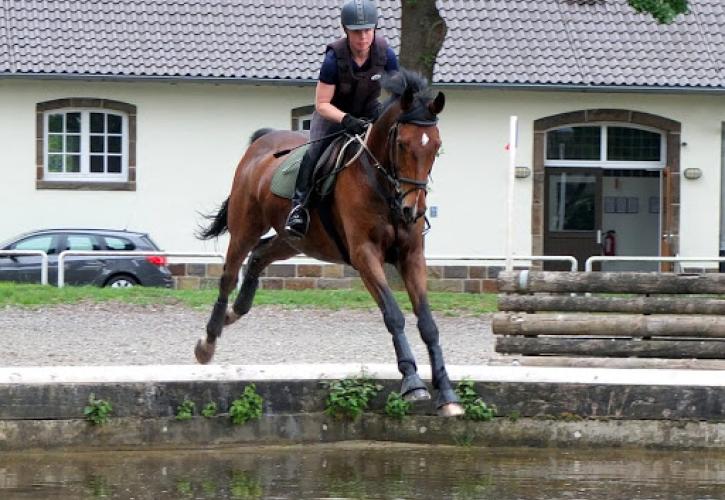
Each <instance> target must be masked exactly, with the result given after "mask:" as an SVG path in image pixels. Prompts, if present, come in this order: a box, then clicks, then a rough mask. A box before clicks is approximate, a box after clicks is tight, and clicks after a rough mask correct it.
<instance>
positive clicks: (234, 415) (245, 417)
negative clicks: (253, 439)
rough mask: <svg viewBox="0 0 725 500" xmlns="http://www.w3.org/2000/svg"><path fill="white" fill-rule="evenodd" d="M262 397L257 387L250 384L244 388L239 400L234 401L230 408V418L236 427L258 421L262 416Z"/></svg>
mask: <svg viewBox="0 0 725 500" xmlns="http://www.w3.org/2000/svg"><path fill="white" fill-rule="evenodd" d="M263 401H264V400H263V399H262V396H260V395H259V394H257V387H256V386H255V385H254V384H250V385H248V386H247V387H245V388H244V392H243V393H242V395H241V396H239V398H237V399H235V400H234V401H232V405H231V406H230V407H229V417H230V418H231V420H232V423H233V424H234V425H241V424H244V423H246V422H248V421H250V420H257V419H259V418H260V417H261V416H262V403H263Z"/></svg>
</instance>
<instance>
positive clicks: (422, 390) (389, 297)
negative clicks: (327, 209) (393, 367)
mask: <svg viewBox="0 0 725 500" xmlns="http://www.w3.org/2000/svg"><path fill="white" fill-rule="evenodd" d="M350 257H351V259H352V263H353V265H354V266H355V268H356V269H357V270H358V272H359V273H360V277H361V279H362V281H363V283H364V284H365V287H366V288H367V289H368V291H369V292H370V294H371V295H372V296H373V298H374V299H375V302H376V303H377V304H378V307H379V308H380V311H381V312H382V313H383V321H384V322H385V327H386V328H387V329H388V331H389V332H390V334H391V335H392V336H393V346H394V348H395V357H396V359H397V362H398V370H399V371H400V373H401V375H402V376H403V383H402V386H401V389H400V394H401V395H402V396H403V398H404V399H405V400H406V401H420V400H425V399H430V393H429V392H428V389H427V388H426V386H425V383H423V381H422V380H421V379H420V376H418V367H417V366H416V363H415V357H414V356H413V351H412V350H411V348H410V345H409V344H408V339H407V338H406V337H405V316H403V312H402V311H401V310H400V307H398V304H397V303H396V302H395V297H393V292H392V291H391V290H390V286H388V282H387V280H386V279H385V272H384V271H383V259H382V257H381V256H380V255H379V254H378V252H376V251H375V250H373V249H370V248H365V247H362V246H361V247H358V250H357V251H356V252H354V253H353V255H351V256H350Z"/></svg>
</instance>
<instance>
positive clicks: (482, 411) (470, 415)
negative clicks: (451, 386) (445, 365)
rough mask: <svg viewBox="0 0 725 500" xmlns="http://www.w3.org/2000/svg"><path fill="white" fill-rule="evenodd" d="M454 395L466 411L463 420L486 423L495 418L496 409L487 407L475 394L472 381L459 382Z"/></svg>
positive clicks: (492, 406)
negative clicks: (456, 395)
mask: <svg viewBox="0 0 725 500" xmlns="http://www.w3.org/2000/svg"><path fill="white" fill-rule="evenodd" d="M456 394H458V397H459V398H461V404H462V405H463V408H464V409H465V410H466V415H465V417H464V418H467V419H469V420H477V421H481V422H487V421H489V420H493V417H495V416H496V407H495V406H494V405H491V406H488V405H487V404H486V403H484V401H483V399H481V397H480V396H479V395H478V393H477V392H476V388H475V386H474V384H473V380H465V379H464V380H461V381H460V382H459V383H458V385H457V386H456Z"/></svg>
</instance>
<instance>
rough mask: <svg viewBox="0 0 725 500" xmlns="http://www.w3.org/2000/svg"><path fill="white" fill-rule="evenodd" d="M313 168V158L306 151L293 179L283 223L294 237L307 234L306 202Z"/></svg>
mask: <svg viewBox="0 0 725 500" xmlns="http://www.w3.org/2000/svg"><path fill="white" fill-rule="evenodd" d="M314 169H315V159H314V158H312V156H311V155H310V151H309V150H308V151H306V152H305V154H304V156H303V157H302V161H301V162H300V171H299V173H298V174H297V180H296V181H295V192H294V195H292V210H291V211H290V214H289V216H287V222H286V223H285V225H284V229H285V231H286V232H287V233H288V234H289V235H290V236H293V237H295V238H302V237H304V235H305V234H307V229H308V228H309V225H310V214H309V212H308V211H307V204H308V202H309V199H310V184H311V183H312V173H313V171H314Z"/></svg>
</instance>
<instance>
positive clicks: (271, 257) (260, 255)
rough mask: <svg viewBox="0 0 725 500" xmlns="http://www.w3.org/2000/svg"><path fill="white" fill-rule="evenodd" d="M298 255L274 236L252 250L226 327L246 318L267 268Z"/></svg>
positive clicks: (226, 321)
mask: <svg viewBox="0 0 725 500" xmlns="http://www.w3.org/2000/svg"><path fill="white" fill-rule="evenodd" d="M295 254H297V249H295V248H292V247H291V246H290V245H289V244H288V243H287V241H286V240H285V239H284V238H280V237H279V236H272V237H269V238H264V239H262V240H261V241H260V242H259V243H257V246H255V247H254V250H252V255H251V256H250V257H249V261H248V263H247V266H246V270H245V271H244V279H243V280H242V286H241V288H240V289H239V293H238V294H237V298H236V299H235V300H234V305H232V307H231V309H230V310H228V311H227V314H226V319H225V322H224V324H225V326H226V325H230V324H232V323H234V322H235V321H237V320H238V319H239V318H241V317H242V316H244V315H245V314H247V313H248V312H249V310H250V309H251V308H252V303H253V302H254V296H255V294H256V293H257V288H258V287H259V277H260V276H261V274H262V272H263V271H264V270H265V268H266V267H267V266H268V265H270V264H271V263H272V262H274V261H277V260H284V259H288V258H290V257H292V256H294V255H295Z"/></svg>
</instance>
